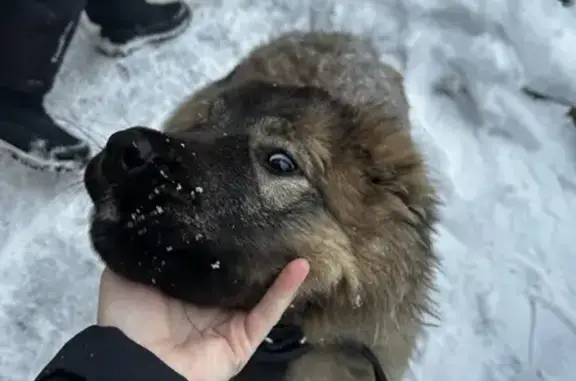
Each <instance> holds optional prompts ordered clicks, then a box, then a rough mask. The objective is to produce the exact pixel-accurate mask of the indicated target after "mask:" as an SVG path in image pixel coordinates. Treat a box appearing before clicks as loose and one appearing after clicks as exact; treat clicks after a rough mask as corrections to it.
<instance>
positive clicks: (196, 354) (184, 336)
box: [98, 260, 308, 381]
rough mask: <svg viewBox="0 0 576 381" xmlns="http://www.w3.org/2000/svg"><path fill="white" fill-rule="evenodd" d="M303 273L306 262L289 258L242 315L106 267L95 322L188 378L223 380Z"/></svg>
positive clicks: (269, 324)
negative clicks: (165, 292)
mask: <svg viewBox="0 0 576 381" xmlns="http://www.w3.org/2000/svg"><path fill="white" fill-rule="evenodd" d="M294 263H296V265H293V264H294ZM298 263H300V265H298ZM307 273H308V264H307V262H305V261H300V260H296V261H294V262H292V263H291V264H289V265H288V266H287V267H286V268H285V270H284V271H283V272H282V273H281V274H280V276H279V277H278V279H277V281H276V282H275V284H274V285H273V286H272V287H271V289H270V291H269V292H268V293H267V294H266V296H264V298H263V299H262V301H261V302H260V303H259V304H258V306H257V307H256V308H255V309H254V310H252V311H251V312H250V313H244V312H236V311H225V310H222V309H217V308H199V307H196V306H192V305H188V304H184V303H182V302H180V301H178V300H176V299H173V298H169V297H167V296H165V295H163V294H161V293H159V292H158V291H156V290H154V289H152V288H149V287H145V286H142V285H138V284H135V283H132V282H129V281H127V280H125V279H123V278H121V277H119V276H117V275H114V274H113V273H112V272H111V271H109V270H107V269H106V270H105V271H104V273H103V274H102V281H101V286H100V300H99V308H98V323H99V324H101V325H108V326H114V327H117V328H119V329H120V330H122V331H123V332H124V333H125V334H126V335H127V336H128V337H129V338H131V339H132V340H134V341H135V342H137V343H138V344H140V345H142V346H143V347H145V348H147V349H148V350H150V351H151V352H153V353H154V354H155V355H156V356H157V357H159V358H160V359H161V360H162V361H164V362H165V363H166V364H168V365H169V366H171V367H172V368H173V369H174V370H176V371H177V372H179V373H180V374H182V375H183V376H185V377H186V378H188V379H189V380H190V379H192V378H193V377H198V378H200V379H203V380H209V381H228V380H229V379H230V378H232V377H233V376H235V375H236V374H237V373H238V372H239V371H240V370H241V369H242V367H243V366H244V365H245V364H246V363H247V362H248V360H249V358H250V356H252V354H253V352H254V351H255V350H256V348H257V347H258V345H259V344H260V343H261V342H262V340H263V339H264V337H265V336H266V334H267V333H268V332H269V331H270V329H271V328H272V326H273V325H274V324H276V322H277V321H278V320H279V319H280V317H281V315H282V313H283V312H284V311H285V309H286V308H287V307H288V306H289V304H290V303H291V301H292V299H293V297H294V294H295V292H296V290H297V288H298V287H299V286H300V284H301V283H302V282H303V281H304V279H305V277H306V275H307Z"/></svg>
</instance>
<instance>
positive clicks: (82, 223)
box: [0, 0, 576, 381]
mask: <svg viewBox="0 0 576 381" xmlns="http://www.w3.org/2000/svg"><path fill="white" fill-rule="evenodd" d="M194 5H195V6H196V7H197V8H196V10H195V13H194V20H193V23H192V25H191V26H190V28H189V30H188V31H187V32H186V33H185V34H184V35H183V36H182V37H181V38H179V39H177V40H174V41H170V42H167V43H165V44H162V45H160V46H156V47H148V48H145V49H143V50H141V51H138V52H136V53H135V54H133V55H131V56H129V57H127V58H124V59H110V58H106V57H104V56H101V55H99V54H98V53H97V52H95V51H94V44H93V40H92V35H91V33H92V32H91V30H90V29H89V28H87V26H86V24H85V23H83V24H82V25H81V27H80V29H79V30H78V32H77V35H76V37H75V39H74V41H73V43H72V46H71V48H70V50H69V52H68V54H67V56H66V60H65V62H64V65H63V68H62V71H61V73H60V75H59V77H58V80H57V83H56V86H55V89H54V91H53V92H52V93H51V94H50V97H49V99H48V107H49V109H50V111H51V113H52V114H53V115H54V116H55V117H56V118H57V119H58V120H59V121H61V122H62V123H63V124H66V125H67V126H69V127H70V128H73V129H74V128H75V129H77V130H81V132H82V133H83V134H84V135H86V136H88V137H90V139H91V140H92V141H93V142H94V144H95V145H97V146H101V145H102V144H103V142H105V140H106V138H107V137H108V136H109V135H110V134H111V133H112V132H114V131H117V130H119V129H123V128H126V127H129V126H132V125H137V124H140V125H153V126H158V121H159V120H161V119H162V117H163V116H164V115H165V114H166V113H167V112H169V111H170V110H171V109H172V107H174V105H175V104H176V103H177V102H179V101H180V100H181V99H182V97H184V96H185V95H188V94H189V93H190V92H191V91H193V90H194V89H196V88H198V87H199V86H201V85H203V84H205V83H206V82H208V81H211V80H214V79H216V78H218V77H219V76H222V75H223V74H225V73H226V72H227V71H228V70H229V69H231V68H232V67H233V66H234V65H235V63H236V62H237V60H238V59H240V58H241V57H243V56H244V54H246V53H247V52H248V51H249V50H250V49H251V48H252V47H254V46H255V45H257V44H258V43H260V42H264V41H266V40H267V39H268V38H270V37H271V36H273V35H276V34H278V33H280V32H282V31H287V30H290V29H308V28H310V27H314V28H320V29H332V30H348V31H354V32H357V33H361V34H364V35H368V36H371V37H372V38H373V39H374V41H375V42H376V44H377V45H378V47H379V48H380V49H381V51H382V57H383V58H382V59H386V60H390V62H392V63H393V64H395V65H396V66H397V67H399V68H400V69H401V71H402V72H403V73H404V75H405V77H406V87H407V93H408V96H409V99H410V102H411V104H412V111H411V112H412V114H411V117H412V119H413V123H414V136H415V138H416V139H417V141H418V142H419V144H421V146H422V149H423V150H424V151H425V153H426V155H427V156H428V158H429V160H430V163H431V164H432V166H433V168H434V176H435V178H436V179H437V181H438V182H439V184H440V188H441V191H442V197H443V199H444V202H445V206H444V208H443V210H442V223H441V224H440V226H439V230H438V237H437V248H438V251H439V253H440V255H441V257H442V259H443V272H442V273H441V274H440V275H439V276H438V288H439V293H438V296H437V297H438V300H439V304H440V308H441V313H442V322H441V324H440V325H439V326H438V327H435V328H430V329H428V330H427V331H426V332H425V334H423V335H422V340H421V344H420V348H419V349H420V351H419V354H418V355H417V356H415V358H414V361H413V366H412V368H411V370H410V372H409V373H408V375H407V379H408V380H422V381H447V380H448V381H452V380H454V381H456V380H458V381H460V380H466V381H504V380H506V381H532V380H551V381H552V380H554V381H570V380H574V375H575V374H576V276H575V274H576V244H575V243H574V242H575V240H576V235H575V234H576V127H575V126H574V125H573V124H572V122H571V120H569V119H568V118H567V117H566V116H565V114H566V111H567V107H566V106H564V105H562V104H560V103H554V102H552V101H542V100H535V99H533V98H531V97H529V96H527V95H526V94H525V93H523V92H522V91H521V88H523V87H529V88H530V89H532V90H535V91H538V92H541V93H544V94H548V95H550V96H553V97H554V98H555V99H558V100H561V101H563V102H569V103H570V102H571V103H572V104H576V55H575V54H576V50H575V49H576V10H575V8H565V7H562V6H561V5H560V2H559V1H556V0H530V1H520V0H483V1H482V0H477V1H473V0H398V1H395V0H377V1H376V0H374V1H369V0H364V1H362V0H333V1H329V0H309V1H303V0H274V1H266V0H252V1H248V0H245V1H241V0H222V1H208V0H205V1H202V2H197V3H194ZM0 168H1V169H0V172H1V176H0V195H1V196H0V211H1V213H0V283H1V286H0V338H1V340H0V380H1V381H23V380H32V379H33V378H34V376H35V374H36V373H37V372H38V371H39V370H40V369H41V368H42V367H43V366H44V364H45V363H46V362H47V361H48V360H50V358H51V356H53V355H54V354H55V352H56V351H57V350H58V349H59V348H60V346H61V345H62V344H63V343H64V342H65V340H67V339H68V338H70V337H71V336H72V335H73V334H75V333H76V332H78V331H79V330H81V329H82V328H84V327H85V326H87V325H89V324H91V323H93V322H94V321H95V308H96V297H97V285H98V279H99V273H100V269H101V265H100V264H99V263H98V261H97V260H96V257H95V255H94V254H93V252H92V251H91V248H90V244H89V241H88V237H87V228H88V226H87V215H88V210H89V202H88V198H87V195H86V194H85V192H84V189H83V188H82V186H81V183H80V180H81V179H80V176H74V175H54V174H49V173H38V172H35V171H32V170H27V169H25V168H24V167H23V166H22V165H20V164H18V163H16V162H14V161H13V160H12V159H10V158H9V157H6V156H0Z"/></svg>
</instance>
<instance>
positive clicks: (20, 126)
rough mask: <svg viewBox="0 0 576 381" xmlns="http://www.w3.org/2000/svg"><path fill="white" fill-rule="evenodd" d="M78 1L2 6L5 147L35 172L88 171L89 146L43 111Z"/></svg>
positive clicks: (21, 0)
mask: <svg viewBox="0 0 576 381" xmlns="http://www.w3.org/2000/svg"><path fill="white" fill-rule="evenodd" d="M83 5H84V4H82V1H79V0H44V1H37V0H2V1H1V2H0V56H1V57H2V58H0V148H5V149H7V150H9V151H10V152H11V153H12V155H13V156H14V157H15V158H17V159H19V160H21V161H22V162H24V163H26V164H28V165H30V166H33V167H35V168H42V169H43V168H50V169H55V170H62V169H64V170H65V169H76V168H79V167H80V168H81V167H83V166H84V165H85V164H86V162H87V160H88V159H89V156H90V148H89V146H88V144H87V143H85V142H83V141H82V140H80V139H78V138H77V137H74V136H72V135H71V134H70V133H68V132H66V131H65V130H63V129H62V128H61V127H60V126H58V125H57V124H56V123H55V122H54V121H53V120H52V118H51V117H50V116H49V115H48V114H47V113H46V110H45V109H44V105H43V102H44V96H45V95H46V93H48V92H49V91H50V90H51V88H52V85H53V84H54V78H55V76H56V73H57V72H58V70H59V68H60V64H61V62H62V58H63V55H64V54H65V52H66V49H67V47H68V45H69V43H70V40H71V38H72V35H73V34H74V31H75V30H76V26H77V23H78V18H79V15H80V13H81V12H82V9H83Z"/></svg>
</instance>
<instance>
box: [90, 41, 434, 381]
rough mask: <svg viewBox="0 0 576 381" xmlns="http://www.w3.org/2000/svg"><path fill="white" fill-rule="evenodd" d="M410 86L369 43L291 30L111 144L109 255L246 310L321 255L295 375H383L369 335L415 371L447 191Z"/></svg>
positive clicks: (189, 292)
mask: <svg viewBox="0 0 576 381" xmlns="http://www.w3.org/2000/svg"><path fill="white" fill-rule="evenodd" d="M402 86H403V84H402V77H401V76H400V75H399V74H398V73H397V72H396V71H394V70H393V69H392V68H391V67H389V66H387V65H385V64H383V63H382V62H380V59H379V57H378V55H377V53H376V51H375V50H374V48H373V47H372V46H371V45H370V43H368V42H367V41H365V40H363V39H360V38H358V37H355V36H351V35H346V34H331V33H330V34H329V33H291V34H288V35H284V36H282V37H280V38H278V39H275V40H273V41H271V42H270V43H268V44H265V45H263V46H261V47H259V48H257V49H255V50H254V51H253V52H252V53H251V54H250V55H249V56H248V57H247V58H246V59H244V60H243V61H242V62H240V63H239V64H238V66H237V67H236V68H235V69H234V70H233V71H232V72H231V73H230V74H229V75H228V76H226V77H225V78H224V79H221V80H219V81H216V82H214V83H211V84H209V85H208V86H206V87H204V88H203V89H201V90H199V91H198V92H196V94H195V95H193V96H192V97H191V98H190V99H189V100H187V101H186V102H184V103H183V104H182V105H181V106H180V107H179V108H178V109H177V110H176V111H175V113H174V114H173V115H172V117H171V118H170V119H169V120H168V121H167V123H166V125H165V128H164V131H163V132H157V131H153V130H150V129H146V128H132V129H128V130H125V131H121V132H118V133H116V134H114V135H113V136H111V137H110V139H109V141H108V143H107V146H106V148H105V149H104V150H103V151H102V152H101V153H99V154H98V155H97V156H96V157H95V158H94V159H93V160H92V161H91V163H90V165H89V167H88V169H87V171H86V178H85V183H86V187H87V189H88V192H89V194H90V196H91V198H92V200H93V201H94V204H95V213H94V216H93V222H92V226H91V231H90V234H91V238H92V242H93V245H94V248H95V250H96V251H97V252H98V253H99V255H100V256H101V258H102V259H103V261H105V263H106V264H107V265H108V266H109V267H110V268H111V269H112V270H114V271H115V272H117V273H119V274H121V275H123V276H125V277H127V278H129V279H132V280H135V281H138V282H142V283H146V284H153V285H155V286H156V287H158V288H159V289H160V290H162V291H164V292H165V293H167V294H169V295H172V296H174V297H177V298H180V299H183V300H187V301H190V302H193V303H196V304H200V305H206V306H221V307H232V308H250V307H251V306H253V305H254V303H255V302H256V301H257V300H258V299H259V298H260V297H261V296H262V295H263V293H264V290H265V289H266V287H267V286H268V285H269V284H270V283H271V281H272V280H273V279H274V277H275V276H276V275H277V274H278V272H279V271H280V270H281V268H283V267H284V266H285V265H286V264H287V263H288V262H289V261H290V260H292V259H293V258H296V257H305V258H307V259H309V261H310V263H311V272H310V275H309V277H308V279H307V281H306V282H305V284H304V286H303V288H302V291H301V292H300V294H299V296H298V297H297V299H296V300H295V302H294V306H293V308H292V309H291V310H289V311H288V312H287V314H286V316H285V321H287V322H289V323H292V324H295V325H298V326H300V327H301V328H302V329H303V331H304V333H305V335H306V337H307V340H308V342H309V343H311V344H312V345H313V349H312V350H311V351H310V352H308V353H307V354H305V355H303V356H301V357H299V358H298V359H295V360H294V361H292V362H291V363H290V364H289V366H288V369H287V370H286V371H285V372H284V374H283V376H282V377H281V378H282V379H284V380H294V381H303V380H309V381H318V380H338V381H364V380H366V381H368V380H374V374H373V371H372V368H371V365H370V363H369V362H368V361H366V359H365V358H363V357H361V356H357V355H354V354H352V353H349V352H348V351H346V350H345V348H344V347H343V345H342V343H343V342H345V341H348V340H353V341H355V342H357V343H362V344H365V345H367V346H369V347H370V348H371V349H372V351H373V352H374V353H375V354H376V356H377V357H378V359H379V361H380V363H381V364H382V367H383V369H384V370H385V372H386V374H387V376H388V378H389V379H390V380H393V381H398V380H400V379H402V376H403V374H404V371H405V370H406V367H407V365H408V362H409V359H410V357H411V355H412V352H413V348H414V344H415V338H416V336H417V334H418V332H419V330H420V328H421V326H422V323H423V319H424V317H425V315H426V313H428V312H430V309H431V304H432V302H431V300H430V293H431V291H432V288H433V286H432V285H433V277H434V273H435V269H436V266H437V262H438V261H437V257H436V255H435V254H434V250H433V247H432V246H433V244H432V240H431V239H432V238H431V236H432V234H433V225H434V223H435V222H436V220H437V198H436V195H435V191H434V189H433V187H432V185H431V183H430V181H429V179H428V177H427V173H426V166H425V163H424V161H423V158H422V156H421V155H420V154H419V152H418V150H417V148H416V146H415V144H414V142H413V141H412V139H411V136H410V125H409V120H408V105H407V102H406V99H405V96H404V93H403V88H402ZM243 377H244V378H243ZM249 378H250V377H247V376H243V374H242V373H241V374H240V375H239V376H238V379H249ZM252 379H253V380H254V379H256V376H253V378H252ZM268 380H269V381H277V380H271V379H267V381H268Z"/></svg>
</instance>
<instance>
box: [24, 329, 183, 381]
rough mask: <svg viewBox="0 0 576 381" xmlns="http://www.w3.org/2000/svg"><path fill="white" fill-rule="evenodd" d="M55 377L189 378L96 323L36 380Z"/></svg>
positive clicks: (117, 380)
mask: <svg viewBox="0 0 576 381" xmlns="http://www.w3.org/2000/svg"><path fill="white" fill-rule="evenodd" d="M53 380H54V381H55V380H58V381H60V380H62V381H64V380H70V381H132V380H134V381H148V380H150V381H158V380H162V381H186V379H185V378H184V377H183V376H181V375H180V374H179V373H177V372H176V371H174V370H173V369H172V368H170V367H169V366H168V365H166V364H165V363H164V362H162V360H160V359H159V358H158V357H156V356H155V355H154V354H153V353H152V352H150V351H148V350H147V349H145V348H144V347H142V346H140V345H138V344H137V343H136V342H134V341H132V340H130V338H128V337H127V336H126V335H125V334H124V333H123V332H122V331H120V330H119V329H117V328H112V327H101V326H95V325H94V326H90V327H88V328H86V329H84V330H83V331H81V332H80V333H78V334H77V335H76V336H74V337H73V338H72V339H71V340H70V341H68V342H67V343H66V344H65V345H64V346H63V347H62V349H61V350H60V351H59V352H58V353H57V354H56V356H54V358H53V359H52V361H50V363H48V365H46V367H45V368H44V370H43V371H42V372H41V373H40V374H39V375H38V377H37V378H36V380H35V381H53Z"/></svg>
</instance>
